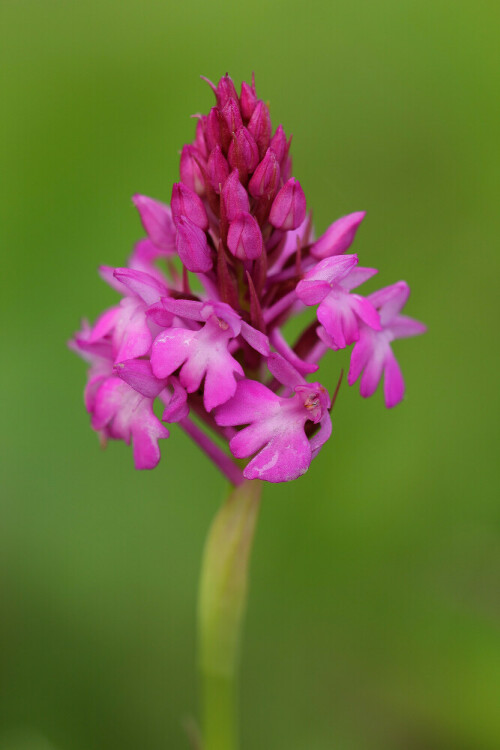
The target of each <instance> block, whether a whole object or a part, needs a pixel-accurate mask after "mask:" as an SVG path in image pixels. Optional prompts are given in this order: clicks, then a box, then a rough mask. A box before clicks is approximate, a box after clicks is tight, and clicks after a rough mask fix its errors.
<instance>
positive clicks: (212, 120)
mask: <svg viewBox="0 0 500 750" xmlns="http://www.w3.org/2000/svg"><path fill="white" fill-rule="evenodd" d="M219 118H220V114H219V110H218V109H217V107H212V109H211V110H210V112H209V115H208V117H207V118H206V119H205V121H204V126H205V141H206V143H207V147H208V150H209V151H212V150H213V149H214V148H215V147H216V146H217V144H218V143H220V141H221V132H220V131H221V129H220V119H219Z"/></svg>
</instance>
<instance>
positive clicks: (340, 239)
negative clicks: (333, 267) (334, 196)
mask: <svg viewBox="0 0 500 750" xmlns="http://www.w3.org/2000/svg"><path fill="white" fill-rule="evenodd" d="M364 218H365V212H364V211H356V212H355V213H353V214H348V215H347V216H342V218H341V219H337V221H334V222H333V224H331V225H330V226H329V227H328V229H327V230H326V232H325V233H324V234H323V235H321V237H319V239H317V240H316V242H315V243H314V245H312V247H311V255H313V256H314V257H315V258H318V259H321V258H328V257H330V256H331V255H341V254H342V253H344V252H345V251H346V250H347V248H348V247H350V246H351V244H352V242H353V240H354V237H355V235H356V232H357V231H358V227H359V225H360V224H361V222H362V221H363V219H364Z"/></svg>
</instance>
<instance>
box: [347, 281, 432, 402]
mask: <svg viewBox="0 0 500 750" xmlns="http://www.w3.org/2000/svg"><path fill="white" fill-rule="evenodd" d="M409 294H410V287H409V286H408V284H407V283H406V282H405V281H398V282H397V283H396V284H392V286H386V287H385V288H384V289H379V291H377V292H374V293H373V294H370V296H369V297H368V300H369V301H370V302H371V304H372V305H373V306H374V307H375V308H376V309H377V310H378V312H379V315H380V323H381V327H382V330H380V331H375V330H373V329H372V328H369V327H368V326H362V328H361V330H360V336H359V341H358V342H357V344H356V345H355V347H354V349H353V351H352V354H351V366H350V368H349V375H348V383H349V385H353V384H354V383H355V382H356V380H357V379H358V378H359V376H360V375H361V373H363V374H362V377H361V385H360V393H361V395H362V396H363V397H364V398H367V397H369V396H372V395H373V394H374V393H375V391H376V390H377V386H378V384H379V382H380V379H381V377H382V374H383V375H384V397H385V403H386V406H387V407H388V408H389V409H390V408H391V407H393V406H396V404H398V403H399V402H400V401H401V399H402V398H403V396H404V392H405V384H404V380H403V375H402V373H401V370H400V367H399V364H398V362H397V360H396V357H395V356H394V354H393V352H392V349H391V342H392V341H394V340H395V339H401V338H408V337H409V336H418V335H419V334H421V333H425V331H426V330H427V329H426V326H425V325H424V324H423V323H420V322H419V321H418V320H414V319H413V318H408V317H406V315H400V314H399V313H400V311H401V310H402V309H403V307H404V306H405V304H406V300H407V299H408V296H409Z"/></svg>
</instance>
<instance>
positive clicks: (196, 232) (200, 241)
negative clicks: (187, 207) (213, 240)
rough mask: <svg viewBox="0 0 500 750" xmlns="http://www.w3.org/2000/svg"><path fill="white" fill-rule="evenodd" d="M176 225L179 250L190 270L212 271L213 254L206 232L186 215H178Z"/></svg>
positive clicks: (182, 259)
mask: <svg viewBox="0 0 500 750" xmlns="http://www.w3.org/2000/svg"><path fill="white" fill-rule="evenodd" d="M175 226H176V229H177V237H176V246H177V252H178V253H179V257H180V259H181V261H182V262H183V263H184V265H185V266H186V268H187V269H188V271H193V272H195V273H206V272H207V271H210V269H211V268H212V256H211V253H210V248H209V246H208V242H207V236H206V234H205V232H203V231H202V230H201V229H200V228H199V227H197V226H196V224H193V222H192V221H190V220H189V219H188V218H186V217H185V216H178V217H177V218H176V219H175Z"/></svg>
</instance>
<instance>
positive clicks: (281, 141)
mask: <svg viewBox="0 0 500 750" xmlns="http://www.w3.org/2000/svg"><path fill="white" fill-rule="evenodd" d="M269 148H270V149H272V150H273V151H274V153H275V154H276V158H277V160H278V162H281V161H282V160H283V157H284V156H285V153H286V151H287V142H286V135H285V131H284V130H283V125H278V127H277V128H276V133H275V134H274V135H273V137H272V138H271V143H270V144H269Z"/></svg>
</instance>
